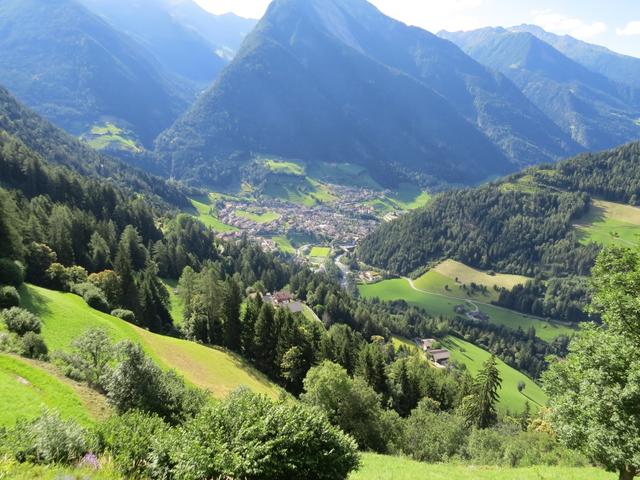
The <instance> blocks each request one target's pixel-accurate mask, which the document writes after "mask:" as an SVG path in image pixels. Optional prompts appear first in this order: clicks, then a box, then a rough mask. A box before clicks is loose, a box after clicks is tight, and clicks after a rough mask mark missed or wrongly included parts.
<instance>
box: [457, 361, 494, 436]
mask: <svg viewBox="0 0 640 480" xmlns="http://www.w3.org/2000/svg"><path fill="white" fill-rule="evenodd" d="M501 385H502V378H501V377H500V372H499V371H498V362H497V360H496V357H495V355H492V356H491V358H490V359H489V360H487V361H486V362H485V363H484V365H483V366H482V370H480V372H479V373H478V376H477V377H476V381H475V383H474V392H473V394H472V395H470V396H468V397H466V398H465V400H464V402H463V412H464V416H465V419H466V420H467V424H468V425H470V426H475V427H477V428H489V427H491V426H492V425H494V424H495V423H496V421H497V419H498V414H497V411H496V404H497V403H498V398H499V395H498V390H499V389H500V386H501Z"/></svg>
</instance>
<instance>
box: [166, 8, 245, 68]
mask: <svg viewBox="0 0 640 480" xmlns="http://www.w3.org/2000/svg"><path fill="white" fill-rule="evenodd" d="M165 4H166V8H167V10H168V11H169V12H170V13H171V15H172V16H173V17H174V18H175V19H176V20H178V21H179V22H180V23H181V24H182V25H184V26H186V27H188V28H190V29H192V30H194V31H195V32H198V34H199V35H200V36H201V37H203V38H205V39H207V40H208V41H209V43H211V44H212V45H215V46H216V47H219V48H221V51H218V54H220V55H222V56H224V57H226V58H229V59H231V58H233V56H234V55H235V54H236V52H237V51H238V50H239V49H240V45H241V44H242V42H243V41H244V39H245V38H246V37H247V35H249V34H250V33H251V31H252V30H253V29H254V28H255V26H256V24H257V23H258V21H257V20H254V19H252V18H243V17H239V16H237V15H234V14H233V13H227V14H224V15H213V14H211V13H209V12H207V11H205V10H203V9H202V7H200V6H199V5H198V4H197V3H196V2H195V1H193V0H165Z"/></svg>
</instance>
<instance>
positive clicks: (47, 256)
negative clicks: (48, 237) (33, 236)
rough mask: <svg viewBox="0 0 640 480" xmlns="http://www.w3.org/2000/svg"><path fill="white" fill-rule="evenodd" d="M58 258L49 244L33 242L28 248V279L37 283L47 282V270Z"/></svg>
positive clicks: (43, 283)
mask: <svg viewBox="0 0 640 480" xmlns="http://www.w3.org/2000/svg"><path fill="white" fill-rule="evenodd" d="M56 260H57V255H56V253H55V252H54V251H53V250H51V249H50V248H49V247H48V246H47V245H44V244H42V243H35V242H32V243H31V244H30V245H29V247H28V249H27V279H28V280H29V281H30V282H32V283H35V284H36V285H45V284H46V283H47V270H48V269H49V267H50V266H51V264H53V263H55V262H56Z"/></svg>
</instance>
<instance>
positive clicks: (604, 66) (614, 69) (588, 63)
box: [509, 25, 640, 88]
mask: <svg viewBox="0 0 640 480" xmlns="http://www.w3.org/2000/svg"><path fill="white" fill-rule="evenodd" d="M509 30H511V31H514V32H529V33H531V34H532V35H535V36H536V37H538V38H540V39H541V40H543V41H545V42H547V43H548V44H549V45H552V46H553V47H554V48H556V49H557V50H559V51H560V52H562V53H564V54H565V55H566V56H567V57H569V58H571V59H572V60H574V61H576V62H578V63H580V64H581V65H583V66H585V67H587V68H588V69H590V70H593V71H594V72H597V73H600V74H602V75H604V76H606V77H609V78H610V79H612V80H614V81H616V82H619V83H622V84H626V85H630V86H632V87H635V88H640V58H636V57H631V56H629V55H622V54H620V53H616V52H613V51H611V50H609V49H608V48H606V47H602V46H600V45H593V44H591V43H587V42H583V41H581V40H577V39H575V38H573V37H572V36H570V35H555V34H553V33H549V32H546V31H545V30H543V29H542V28H540V27H538V26H536V25H520V26H517V27H511V28H510V29H509Z"/></svg>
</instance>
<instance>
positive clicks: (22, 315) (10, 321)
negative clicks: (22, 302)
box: [0, 307, 42, 336]
mask: <svg viewBox="0 0 640 480" xmlns="http://www.w3.org/2000/svg"><path fill="white" fill-rule="evenodd" d="M0 319H1V320H2V321H3V322H4V324H5V325H6V326H7V329H8V330H9V331H10V332H13V333H16V334H18V335H20V336H22V335H24V334H25V333H27V332H33V333H40V330H41V328H42V322H41V321H40V319H39V318H38V317H36V316H35V315H34V314H33V313H31V312H29V311H27V310H24V309H22V308H17V307H14V308H10V309H9V310H4V311H3V312H2V313H0Z"/></svg>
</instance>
